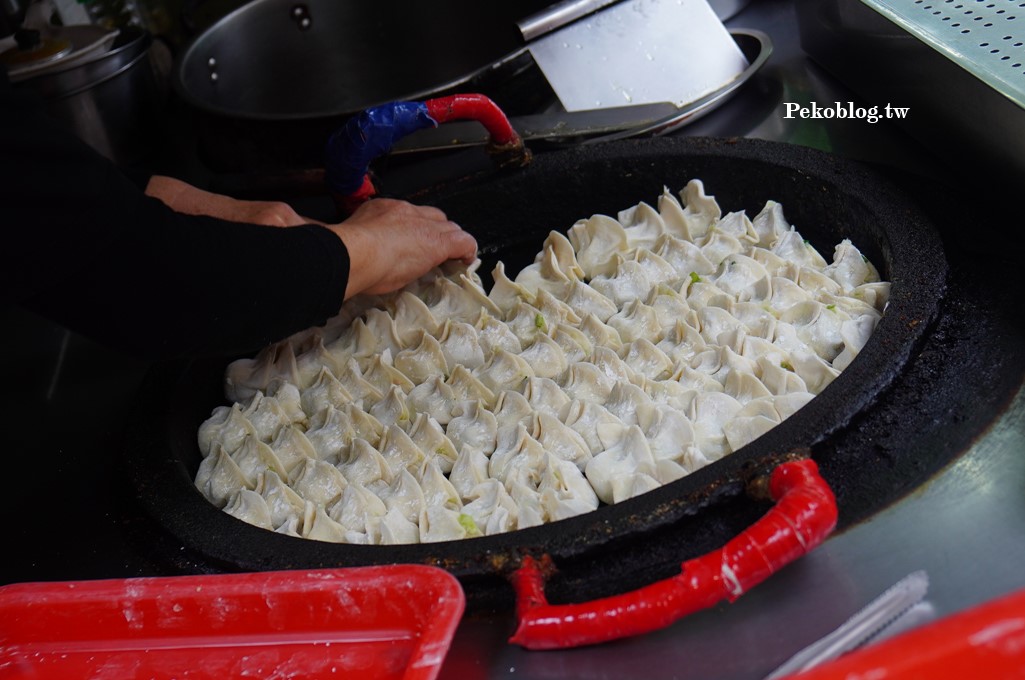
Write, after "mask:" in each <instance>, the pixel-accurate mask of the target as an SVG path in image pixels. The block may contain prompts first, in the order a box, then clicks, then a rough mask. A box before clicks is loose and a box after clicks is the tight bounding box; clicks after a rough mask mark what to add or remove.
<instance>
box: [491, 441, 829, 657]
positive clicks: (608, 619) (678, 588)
mask: <svg viewBox="0 0 1025 680" xmlns="http://www.w3.org/2000/svg"><path fill="white" fill-rule="evenodd" d="M769 494H770V496H771V497H772V499H773V500H774V501H775V503H776V504H775V505H774V506H773V508H772V509H771V510H769V511H768V512H767V513H766V514H765V515H764V516H763V517H762V518H761V519H759V520H758V521H757V522H755V523H754V524H752V525H751V526H750V527H749V528H748V529H746V530H745V531H743V532H742V533H741V534H740V535H739V536H737V537H735V538H733V539H732V540H730V541H729V542H728V543H727V544H726V545H724V546H723V547H722V548H720V549H718V550H714V551H712V552H710V553H708V554H706V555H702V556H701V557H696V558H694V559H690V560H687V561H686V562H684V563H683V565H682V568H681V570H680V573H679V574H678V575H676V576H672V577H670V578H667V579H665V580H662V581H657V582H655V583H652V584H650V585H647V586H644V587H643V588H639V589H637V590H634V591H631V592H629V593H623V594H620V595H614V596H612V597H607V598H602V599H598V600H592V601H590V602H582V603H578V604H558V605H553V604H549V603H548V600H547V599H546V597H545V593H544V583H545V578H546V575H547V574H548V573H550V572H551V561H550V559H549V558H548V556H547V555H546V556H545V557H544V558H542V561H541V563H540V564H539V563H538V562H537V561H536V560H534V559H533V558H532V557H530V556H527V557H525V558H524V559H523V562H522V564H521V566H520V567H519V568H518V569H517V570H516V571H515V572H513V574H512V575H511V577H510V578H511V581H512V584H513V587H514V588H515V590H516V615H517V619H518V625H517V628H516V632H515V634H514V635H513V636H512V638H510V640H509V641H510V642H512V643H515V644H518V645H521V646H523V647H526V648H527V649H564V648H568V647H580V646H583V645H593V644H598V643H601V642H608V641H609V640H615V639H618V638H623V637H629V636H632V635H639V634H641V633H647V632H650V631H653V630H657V629H659V628H664V627H665V626H668V625H669V624H671V623H673V622H674V621H676V620H678V619H680V618H682V617H684V616H686V615H687V614H691V613H693V612H695V611H698V610H701V609H705V608H707V607H711V606H712V605H714V604H715V603H717V602H719V601H720V600H723V599H726V600H729V601H731V602H732V601H733V600H736V599H737V598H738V597H740V596H741V595H742V594H743V593H744V592H745V591H747V590H749V589H751V588H753V587H754V586H756V585H758V584H759V583H761V582H762V581H764V580H765V579H767V578H768V577H769V576H770V575H772V574H773V573H775V572H776V571H778V570H779V569H780V568H782V567H783V566H784V565H786V564H788V563H790V562H792V561H793V560H795V559H797V558H798V557H800V556H802V555H804V554H805V553H807V552H808V551H809V550H811V549H812V548H814V547H816V546H817V545H819V544H820V543H821V542H822V541H823V540H825V538H826V537H827V536H828V535H829V534H830V533H831V532H832V531H833V529H834V527H835V526H836V519H837V509H836V499H835V497H834V495H833V491H832V490H831V489H830V488H829V485H828V484H827V483H826V481H825V480H824V479H823V478H822V477H821V476H820V475H819V471H818V466H817V465H816V464H815V461H813V460H811V459H810V458H808V459H803V460H796V461H790V462H786V463H781V464H780V465H777V466H776V467H775V468H774V469H773V471H772V473H771V475H770V477H769Z"/></svg>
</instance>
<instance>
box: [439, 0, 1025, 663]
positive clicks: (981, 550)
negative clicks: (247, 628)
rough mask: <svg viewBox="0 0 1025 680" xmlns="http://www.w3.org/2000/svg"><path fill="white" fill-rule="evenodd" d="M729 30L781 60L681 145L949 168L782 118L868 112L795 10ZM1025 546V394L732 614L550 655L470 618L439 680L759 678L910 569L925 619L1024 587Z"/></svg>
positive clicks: (779, 9) (891, 130)
mask: <svg viewBox="0 0 1025 680" xmlns="http://www.w3.org/2000/svg"><path fill="white" fill-rule="evenodd" d="M727 26H728V27H737V28H752V29H759V30H762V31H765V32H766V33H768V34H769V35H770V37H771V38H772V40H773V43H774V46H775V51H774V54H773V56H772V58H771V59H770V60H769V62H768V63H767V64H766V65H765V67H764V68H763V69H762V71H761V72H760V73H759V74H758V75H757V76H756V77H755V78H754V79H753V80H752V81H751V82H750V83H749V84H748V85H746V86H745V87H744V88H743V89H742V90H741V92H739V93H738V94H737V95H736V96H735V97H734V98H733V99H732V100H731V101H729V102H728V103H727V104H725V105H723V106H722V107H721V108H720V109H719V110H717V111H715V112H713V113H711V114H709V115H708V116H707V117H706V118H704V119H702V120H700V121H697V122H696V123H694V124H693V125H691V126H689V127H687V128H685V129H684V130H683V131H682V132H681V133H679V134H686V135H715V136H743V137H756V138H762V139H767V140H773V141H784V142H791V143H796V144H801V145H805V146H811V147H815V148H819V149H822V150H826V151H831V152H834V153H837V154H839V155H842V156H846V157H850V158H854V159H857V160H860V161H865V162H868V163H873V164H881V165H885V166H888V167H892V168H896V169H899V170H902V171H908V172H912V173H915V174H917V175H920V176H923V177H933V176H935V175H934V173H937V172H941V171H942V168H943V165H942V164H941V163H938V162H937V160H936V159H935V157H934V156H933V154H931V153H930V152H929V151H928V150H927V149H925V148H924V147H922V146H921V145H920V144H919V143H918V142H916V141H915V140H914V139H912V138H911V137H909V136H908V135H907V134H906V133H905V132H904V131H903V130H901V129H899V128H897V127H896V126H894V125H892V124H889V123H886V122H880V123H877V124H875V125H871V124H869V123H867V122H864V121H850V120H800V119H794V120H787V119H784V117H783V112H784V111H783V102H789V101H794V102H803V103H807V102H811V101H817V102H820V103H832V102H834V101H840V102H847V101H855V102H859V101H860V100H859V98H858V97H857V96H856V95H855V94H853V93H852V92H850V91H849V90H848V89H847V88H846V87H845V86H844V85H843V84H842V83H840V82H838V81H837V80H836V79H834V78H833V77H832V76H831V75H830V74H829V73H827V72H825V71H824V70H823V69H821V68H820V67H819V66H817V64H816V63H814V62H813V61H812V60H811V59H810V58H809V57H808V56H807V55H806V54H805V53H804V51H803V50H802V49H801V47H800V44H799V39H798V34H797V15H796V11H795V8H794V4H793V2H792V1H790V0H759V1H757V2H754V3H752V4H751V5H750V6H748V7H747V8H746V9H745V10H744V11H742V12H741V13H740V14H739V15H737V16H736V17H734V18H733V19H731V20H730V21H728V22H727ZM894 104H895V105H898V106H899V105H900V102H899V101H894ZM1018 384H1019V385H1020V379H1019V381H1018ZM1023 537H1025V391H1022V390H1021V389H1020V388H1019V390H1018V392H1017V395H1016V396H1015V397H1014V399H1013V401H1012V402H1011V404H1010V405H1009V407H1008V408H1007V409H1006V410H1005V412H1004V413H1002V414H1000V415H999V417H997V414H994V421H993V422H992V424H991V426H990V427H989V429H988V430H987V431H986V432H984V433H981V434H980V435H979V436H978V437H977V438H976V440H975V442H974V444H973V445H972V446H971V447H970V448H968V449H967V450H966V451H964V452H963V453H962V454H961V455H960V456H959V457H958V458H957V459H956V460H955V461H954V462H952V463H951V464H949V465H948V466H947V467H946V468H945V469H944V470H943V471H942V472H941V473H940V474H938V475H936V476H935V477H934V478H932V479H931V480H930V481H929V482H928V483H926V484H925V485H923V486H921V487H920V488H918V489H917V490H916V491H914V492H913V493H912V494H911V495H910V496H908V497H906V498H904V499H902V500H901V501H899V502H898V503H896V504H894V505H893V506H891V507H889V508H887V509H885V510H883V511H881V512H879V513H877V514H876V515H874V516H872V517H871V518H870V519H869V520H867V521H864V522H862V523H860V524H858V525H856V526H854V527H851V528H849V529H848V530H846V531H844V532H843V533H840V534H837V535H834V536H833V537H831V538H830V539H828V540H827V541H826V543H825V544H823V545H822V546H820V547H819V548H818V549H817V550H815V551H813V552H812V553H811V554H809V555H807V556H805V557H804V558H802V559H800V560H798V561H797V562H795V563H794V564H792V565H790V566H788V567H786V568H784V569H783V570H781V571H780V572H779V573H777V574H775V575H774V576H772V577H771V578H770V579H769V580H768V581H766V582H764V583H763V584H761V585H759V586H758V587H756V588H755V589H753V590H752V591H750V592H749V593H746V594H745V595H743V596H742V597H741V598H740V599H738V600H737V601H736V602H735V603H733V604H725V603H723V604H721V605H719V606H717V607H715V608H713V609H710V610H706V611H703V612H699V613H697V614H695V615H692V616H690V617H688V618H686V619H683V620H681V621H679V622H677V623H676V624H674V625H672V626H670V627H668V628H666V629H664V630H662V631H658V632H655V633H652V634H648V635H644V636H640V637H636V638H631V639H627V640H621V641H617V642H613V643H608V644H605V645H601V646H597V647H590V648H584V649H576V650H567V651H556V652H527V651H524V650H522V649H520V648H518V647H515V646H512V645H509V644H507V643H506V642H505V639H506V638H507V637H508V635H510V634H511V632H512V629H513V625H514V621H513V616H512V614H509V615H507V616H487V615H469V616H468V617H467V618H466V619H465V620H464V622H463V624H462V625H461V626H460V628H459V630H458V632H457V635H456V638H455V640H454V643H453V647H452V649H451V651H450V653H449V657H448V659H447V661H446V664H445V666H444V667H443V669H442V672H441V676H440V677H441V678H443V679H445V678H460V679H466V678H475V677H489V678H498V677H516V676H520V677H528V678H607V679H613V678H636V677H645V678H651V679H652V680H656V679H659V678H677V679H680V680H686V679H690V678H694V679H697V678H702V679H704V680H712V679H714V680H733V679H735V680H741V679H744V680H747V679H756V678H762V677H764V676H765V675H766V674H768V673H769V672H771V671H772V670H773V669H774V668H776V667H777V666H778V665H779V664H781V663H782V662H783V661H785V660H786V659H788V658H789V657H790V656H791V655H792V654H794V653H795V652H797V651H798V650H799V649H801V648H802V647H804V646H805V645H807V644H809V643H811V642H812V641H814V640H816V639H818V638H819V637H821V636H822V635H824V634H826V633H828V632H829V631H831V630H832V629H833V628H835V627H836V626H837V625H839V624H840V623H842V622H843V621H844V620H846V619H847V618H848V617H849V616H851V615H852V614H854V613H855V612H856V611H858V610H859V609H861V608H862V607H863V606H864V605H866V604H867V603H868V602H869V601H870V600H872V599H873V598H874V597H876V596H877V595H879V594H881V593H882V592H883V591H884V590H886V589H887V588H888V587H889V586H890V585H892V584H893V583H895V582H896V581H898V580H899V579H901V578H903V577H904V576H906V575H907V574H909V573H910V572H912V571H916V570H925V571H926V572H927V573H928V575H929V578H930V588H929V593H928V596H927V599H926V607H925V608H924V609H923V611H924V617H923V618H924V619H925V620H929V619H932V618H938V617H943V616H946V615H949V614H952V613H955V612H958V611H961V610H964V609H966V608H969V607H971V606H973V605H976V604H980V603H983V602H986V601H988V600H990V599H992V598H996V597H999V596H1001V595H1004V594H1007V593H1010V592H1013V591H1016V590H1018V589H1021V588H1025V569H1023V568H1022V565H1025V540H1023Z"/></svg>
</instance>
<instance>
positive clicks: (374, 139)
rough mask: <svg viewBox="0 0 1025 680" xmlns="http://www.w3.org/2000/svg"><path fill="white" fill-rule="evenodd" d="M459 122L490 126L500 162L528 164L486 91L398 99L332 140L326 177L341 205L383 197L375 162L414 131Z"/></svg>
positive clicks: (492, 149)
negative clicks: (377, 184)
mask: <svg viewBox="0 0 1025 680" xmlns="http://www.w3.org/2000/svg"><path fill="white" fill-rule="evenodd" d="M453 120H477V121H479V122H480V123H481V124H482V125H484V127H485V128H486V129H487V131H488V133H489V135H490V140H489V142H488V147H487V150H488V154H489V155H490V156H491V157H492V159H493V160H495V162H496V163H498V164H499V165H500V166H505V165H518V166H523V165H526V164H527V163H529V162H530V157H531V156H530V150H529V149H527V148H526V147H525V146H524V144H523V139H522V138H521V137H520V136H519V134H518V133H517V132H516V130H514V129H513V127H512V125H511V124H510V123H509V119H508V118H507V117H506V115H505V114H504V113H503V112H502V110H501V109H500V108H499V107H498V106H497V105H496V104H495V103H494V102H493V101H491V100H490V99H489V98H488V97H485V96H484V95H482V94H456V95H452V96H449V97H439V98H437V99H428V100H426V101H423V102H392V103H390V104H382V105H381V106H375V107H372V108H369V109H367V110H365V111H363V112H362V113H360V114H359V115H357V116H354V117H352V118H350V119H349V120H348V122H346V124H345V125H344V126H343V127H341V128H339V129H338V130H336V131H335V132H334V133H333V134H332V135H331V136H330V138H329V139H328V142H327V148H326V150H325V175H324V177H325V180H326V182H327V185H328V188H329V189H330V191H331V195H332V196H333V197H334V199H335V205H336V206H337V207H338V211H339V213H340V214H342V215H348V214H350V213H352V212H353V211H354V210H355V209H356V208H358V207H359V206H360V205H361V204H362V203H364V202H365V201H367V200H369V199H370V198H372V197H374V196H375V195H377V189H376V188H375V187H374V183H373V181H372V180H371V178H370V174H369V168H370V163H371V161H373V160H374V159H375V158H377V157H378V156H381V155H383V154H385V153H387V152H388V151H390V150H391V148H392V146H394V144H395V142H397V141H398V140H399V139H402V138H403V137H405V136H406V135H408V134H411V133H413V132H416V131H417V130H421V129H424V128H428V127H437V126H438V125H439V124H441V123H447V122H449V121H453Z"/></svg>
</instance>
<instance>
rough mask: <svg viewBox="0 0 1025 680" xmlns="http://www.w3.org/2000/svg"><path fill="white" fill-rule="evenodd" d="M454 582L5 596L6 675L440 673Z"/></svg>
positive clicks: (54, 588)
mask: <svg viewBox="0 0 1025 680" xmlns="http://www.w3.org/2000/svg"><path fill="white" fill-rule="evenodd" d="M464 606H465V597H464V594H463V590H462V588H461V587H460V585H459V582H458V581H456V580H455V578H454V577H453V576H452V575H451V574H449V573H448V572H445V571H443V570H441V569H436V568H434V567H426V566H415V565H395V566H383V567H365V568H364V567H360V568H349V569H327V570H316V571H276V572H259V573H246V574H218V575H206V576H174V577H157V578H133V579H116V580H101V581H71V582H59V583H20V584H14V585H9V586H4V587H2V588H0V678H3V679H5V680H6V679H7V678H18V679H28V678H34V679H35V678H38V679H40V680H42V679H49V678H53V679H55V680H56V679H57V678H59V679H60V680H71V679H75V678H97V679H102V678H110V679H111V680H124V679H126V678H140V679H141V678H146V679H147V680H151V679H152V680H163V679H167V680H170V679H171V678H176V679H185V678H197V679H201V678H217V679H218V680H228V679H229V678H404V679H409V680H428V679H430V678H434V677H436V676H437V674H438V671H439V670H440V667H441V663H442V661H443V660H444V658H445V655H446V653H447V652H448V648H449V645H450V644H451V641H452V636H453V634H454V633H455V628H456V626H457V625H458V622H459V618H460V616H461V615H462V613H463V609H464Z"/></svg>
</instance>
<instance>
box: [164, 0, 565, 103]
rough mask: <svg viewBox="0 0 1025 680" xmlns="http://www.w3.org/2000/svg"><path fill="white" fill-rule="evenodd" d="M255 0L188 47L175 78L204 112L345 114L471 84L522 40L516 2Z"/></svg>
mask: <svg viewBox="0 0 1025 680" xmlns="http://www.w3.org/2000/svg"><path fill="white" fill-rule="evenodd" d="M494 4H499V5H501V4H513V3H478V2H472V1H470V0H445V2H436V3H408V2H398V1H397V0H383V1H381V2H374V3H369V2H336V1H334V0H320V1H317V0H307V1H305V2H291V1H283V0H254V2H250V3H248V4H246V5H244V6H243V7H241V8H239V9H237V10H235V11H234V12H232V13H230V14H228V15H227V16H225V17H223V18H221V19H220V20H219V21H217V22H216V23H214V24H213V25H212V26H210V27H209V28H208V29H207V30H206V31H204V32H203V33H202V34H201V35H199V36H198V37H197V38H196V39H195V40H194V41H193V42H192V43H191V44H190V45H189V46H188V47H186V49H185V50H184V52H183V53H182V54H181V55H180V57H179V59H178V62H177V64H176V68H175V73H174V86H175V88H176V90H177V92H178V93H179V95H181V96H182V98H184V99H185V100H186V101H188V102H189V103H190V104H192V105H193V106H195V107H197V108H198V109H200V110H201V111H206V112H208V113H213V114H219V115H223V116H232V117H238V118H246V119H256V120H296V119H316V118H323V117H330V116H342V115H349V114H352V113H355V112H357V111H361V110H363V109H365V108H367V107H369V106H373V105H376V104H381V103H384V102H389V101H395V100H401V99H410V98H417V97H422V96H424V95H426V94H429V93H434V92H438V91H440V90H444V89H445V88H448V87H452V86H455V85H458V84H461V83H465V82H467V81H468V80H470V79H471V78H473V77H474V76H475V75H477V74H479V72H481V71H482V70H488V69H490V68H492V66H493V65H494V64H495V62H499V61H501V60H502V59H503V58H504V57H506V56H507V55H509V54H510V53H511V52H513V51H514V50H516V49H517V48H518V47H520V46H521V45H522V38H521V37H520V36H519V34H518V32H517V29H516V26H515V23H514V19H516V18H518V15H525V14H527V13H529V12H530V11H531V10H533V9H537V8H540V7H543V6H544V5H545V4H547V2H546V1H544V0H530V2H521V3H516V4H517V7H516V8H507V7H497V6H492V5H494Z"/></svg>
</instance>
